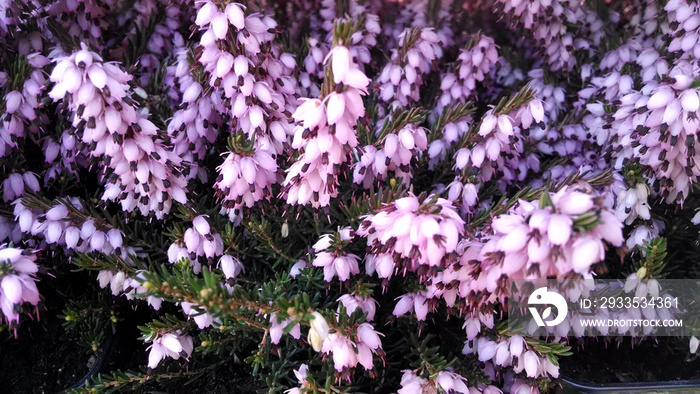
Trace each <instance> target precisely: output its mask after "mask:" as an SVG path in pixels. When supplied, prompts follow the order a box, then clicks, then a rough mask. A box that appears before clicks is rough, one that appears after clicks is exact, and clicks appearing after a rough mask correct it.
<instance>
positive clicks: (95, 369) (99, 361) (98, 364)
mask: <svg viewBox="0 0 700 394" xmlns="http://www.w3.org/2000/svg"><path fill="white" fill-rule="evenodd" d="M115 337H116V336H115V335H112V333H111V332H110V333H108V334H107V339H105V341H104V342H103V343H102V346H100V348H99V349H98V350H97V352H96V354H95V362H94V363H93V364H92V367H91V368H90V370H89V371H87V373H85V375H83V377H82V378H81V379H80V380H79V381H77V382H76V383H75V384H73V385H72V386H70V387H68V388H66V389H65V390H63V391H61V392H59V393H58V394H65V393H66V392H67V391H68V390H70V389H77V388H79V387H82V386H83V385H85V383H86V382H87V381H88V380H90V378H92V377H93V376H95V375H97V374H98V373H100V371H101V369H102V366H104V365H105V360H107V358H108V357H109V354H110V353H111V351H112V349H113V347H114V342H115Z"/></svg>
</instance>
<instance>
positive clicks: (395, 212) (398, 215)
mask: <svg viewBox="0 0 700 394" xmlns="http://www.w3.org/2000/svg"><path fill="white" fill-rule="evenodd" d="M357 234H358V235H360V236H363V237H366V238H367V246H368V247H370V248H371V253H372V254H373V255H375V258H377V260H379V259H381V260H382V261H385V263H383V264H388V265H389V266H391V268H389V267H382V268H381V270H382V272H385V273H386V272H392V271H394V270H397V271H403V272H404V273H405V272H406V271H407V270H408V271H417V270H418V269H419V268H421V267H423V268H424V269H425V268H433V269H435V268H438V267H445V266H449V265H450V261H453V260H454V258H455V257H456V250H457V244H458V242H459V240H460V238H461V237H462V236H463V235H464V220H462V218H461V217H460V216H459V214H458V213H457V211H455V208H454V206H453V205H452V203H451V202H450V201H448V200H445V199H443V198H439V197H437V196H435V195H431V196H429V197H425V196H420V197H417V196H412V195H411V196H408V197H404V198H401V199H398V200H396V201H394V202H393V203H392V204H390V205H387V206H385V207H383V208H382V209H381V210H379V212H377V214H375V215H370V216H366V217H364V218H363V221H362V224H361V225H360V229H359V230H358V231H357ZM384 255H386V256H388V259H387V258H386V257H382V256H384ZM380 264H381V263H379V262H378V261H377V262H375V263H374V265H375V267H376V269H377V271H378V272H379V265H380Z"/></svg>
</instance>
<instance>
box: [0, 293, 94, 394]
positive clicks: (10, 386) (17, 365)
mask: <svg viewBox="0 0 700 394" xmlns="http://www.w3.org/2000/svg"><path fill="white" fill-rule="evenodd" d="M42 287H43V288H40V289H39V291H40V293H41V294H42V295H43V296H44V297H45V303H44V306H45V308H46V309H45V310H42V309H40V311H39V317H40V319H41V321H31V320H30V319H26V318H25V316H22V321H21V324H20V327H19V329H18V330H17V338H16V339H15V338H14V335H13V333H12V332H3V333H2V334H1V337H0V338H1V339H0V355H1V356H2V359H3V361H2V363H0V387H2V389H0V391H3V392H6V393H7V392H9V393H56V392H59V391H61V390H63V389H66V388H68V387H70V386H72V385H73V384H75V383H76V382H78V381H80V379H81V378H82V377H83V376H84V375H85V374H86V373H87V372H88V371H89V369H90V366H91V365H92V363H94V362H95V357H94V355H91V354H89V353H86V351H85V348H84V347H81V346H77V344H76V342H75V341H76V338H73V337H71V336H70V335H66V331H65V329H64V328H63V326H62V323H63V320H62V319H61V318H59V317H58V315H59V314H60V313H61V311H62V310H63V307H64V305H65V301H64V300H63V299H62V298H61V297H60V295H58V294H55V293H52V292H51V291H50V290H49V289H48V288H47V286H42Z"/></svg>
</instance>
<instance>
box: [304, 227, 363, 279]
mask: <svg viewBox="0 0 700 394" xmlns="http://www.w3.org/2000/svg"><path fill="white" fill-rule="evenodd" d="M354 237H355V234H354V231H352V229H351V228H350V227H345V228H343V229H338V232H337V233H335V234H326V235H324V236H322V237H321V238H320V239H319V240H318V242H316V243H315V244H314V246H313V250H314V252H316V257H315V258H314V260H313V261H312V264H313V266H314V267H322V268H323V278H324V279H325V280H326V282H330V281H332V280H333V277H335V276H337V277H338V279H340V280H341V281H346V280H348V279H349V278H350V274H359V273H360V268H359V266H358V264H357V262H358V260H359V259H360V258H359V257H358V256H357V255H355V254H352V253H346V252H345V251H343V246H344V245H345V244H347V243H348V241H351V240H352V239H353V238H354Z"/></svg>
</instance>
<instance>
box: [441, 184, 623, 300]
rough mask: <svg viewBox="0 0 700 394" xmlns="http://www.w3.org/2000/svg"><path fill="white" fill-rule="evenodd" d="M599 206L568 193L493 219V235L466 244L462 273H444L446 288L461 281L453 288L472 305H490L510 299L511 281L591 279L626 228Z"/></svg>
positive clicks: (591, 198) (546, 196)
mask: <svg viewBox="0 0 700 394" xmlns="http://www.w3.org/2000/svg"><path fill="white" fill-rule="evenodd" d="M598 201H599V200H598V199H596V198H595V196H594V195H591V194H587V193H585V192H584V191H580V190H575V189H574V188H566V187H565V188H562V189H561V190H560V191H558V192H557V193H554V194H550V193H548V192H545V193H544V196H543V197H541V198H540V200H539V201H534V202H527V201H520V202H519V204H518V206H517V207H516V208H514V209H513V210H512V211H511V212H509V213H508V214H504V215H500V216H497V217H495V218H494V219H493V221H492V223H491V229H492V231H493V232H492V234H489V235H487V236H484V237H483V238H482V239H480V240H479V241H468V242H466V250H464V252H463V253H462V254H461V256H460V261H461V267H460V268H459V269H454V270H449V269H448V270H447V271H446V272H444V274H443V278H442V282H443V283H445V284H449V283H453V282H455V281H456V282H455V283H456V285H455V284H453V287H457V288H459V293H460V294H459V295H460V297H464V298H468V299H469V298H470V297H475V296H476V295H477V294H481V293H483V292H486V293H488V294H492V295H493V296H492V297H489V298H488V299H485V298H484V299H482V302H485V304H488V303H492V302H494V300H495V299H496V298H499V299H502V298H503V297H505V296H507V289H506V286H505V282H504V279H505V278H511V279H526V278H533V277H534V278H546V277H556V278H564V277H567V276H569V275H572V274H578V275H581V276H583V277H591V270H592V266H593V265H594V264H596V263H598V262H600V261H602V260H604V258H605V243H606V242H607V243H609V244H611V245H613V246H621V245H622V243H623V242H624V238H623V237H622V223H620V221H619V220H618V219H617V217H616V216H615V214H614V213H613V212H612V211H611V210H610V209H609V208H607V207H604V206H601V205H600V203H599V202H598ZM472 278H473V279H472ZM494 297H495V298H494ZM471 307H472V308H475V309H478V308H480V307H481V306H480V305H476V304H474V303H472V305H471Z"/></svg>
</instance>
